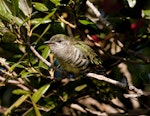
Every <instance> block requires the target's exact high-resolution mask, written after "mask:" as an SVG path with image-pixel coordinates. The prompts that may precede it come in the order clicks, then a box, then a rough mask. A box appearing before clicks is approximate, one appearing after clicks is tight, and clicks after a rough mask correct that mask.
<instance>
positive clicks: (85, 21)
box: [79, 20, 93, 25]
mask: <svg viewBox="0 0 150 116" xmlns="http://www.w3.org/2000/svg"><path fill="white" fill-rule="evenodd" d="M79 22H80V23H81V24H83V25H91V24H93V22H90V21H88V20H79Z"/></svg>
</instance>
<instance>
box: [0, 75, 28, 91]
mask: <svg viewBox="0 0 150 116" xmlns="http://www.w3.org/2000/svg"><path fill="white" fill-rule="evenodd" d="M18 80H19V79H18ZM0 81H2V82H7V83H9V84H12V85H16V86H18V87H20V88H22V89H23V90H26V91H29V88H27V87H26V86H24V85H23V84H22V83H20V82H19V81H17V80H12V79H11V80H10V79H9V80H8V79H7V78H4V77H1V76H0Z"/></svg>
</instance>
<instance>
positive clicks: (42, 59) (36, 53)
mask: <svg viewBox="0 0 150 116" xmlns="http://www.w3.org/2000/svg"><path fill="white" fill-rule="evenodd" d="M29 47H30V49H31V51H32V52H33V53H34V55H35V56H37V58H38V59H40V60H41V61H42V62H44V63H45V64H46V65H47V66H49V67H51V66H52V65H51V63H49V62H48V61H47V60H45V59H44V58H43V57H42V56H41V55H40V54H39V53H38V52H37V51H36V50H35V49H34V47H33V46H29Z"/></svg>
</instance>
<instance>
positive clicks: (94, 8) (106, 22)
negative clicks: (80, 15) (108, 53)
mask: <svg viewBox="0 0 150 116" xmlns="http://www.w3.org/2000/svg"><path fill="white" fill-rule="evenodd" d="M86 5H87V6H88V7H89V8H90V9H91V10H93V12H94V14H95V15H96V17H97V18H98V19H99V20H100V22H101V23H102V24H103V25H105V26H106V27H108V29H109V30H111V31H112V32H113V31H114V29H113V26H112V25H111V24H110V23H109V22H108V21H107V20H106V19H105V18H103V17H102V15H101V13H100V12H99V10H98V9H97V8H96V7H95V6H94V5H93V4H92V3H91V2H90V1H89V0H87V1H86Z"/></svg>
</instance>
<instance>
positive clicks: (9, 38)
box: [2, 31, 17, 43]
mask: <svg viewBox="0 0 150 116" xmlns="http://www.w3.org/2000/svg"><path fill="white" fill-rule="evenodd" d="M16 39H17V37H16V35H14V34H13V33H12V32H10V31H7V32H5V33H4V34H3V37H2V41H3V42H6V43H8V42H14V41H15V40H16Z"/></svg>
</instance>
